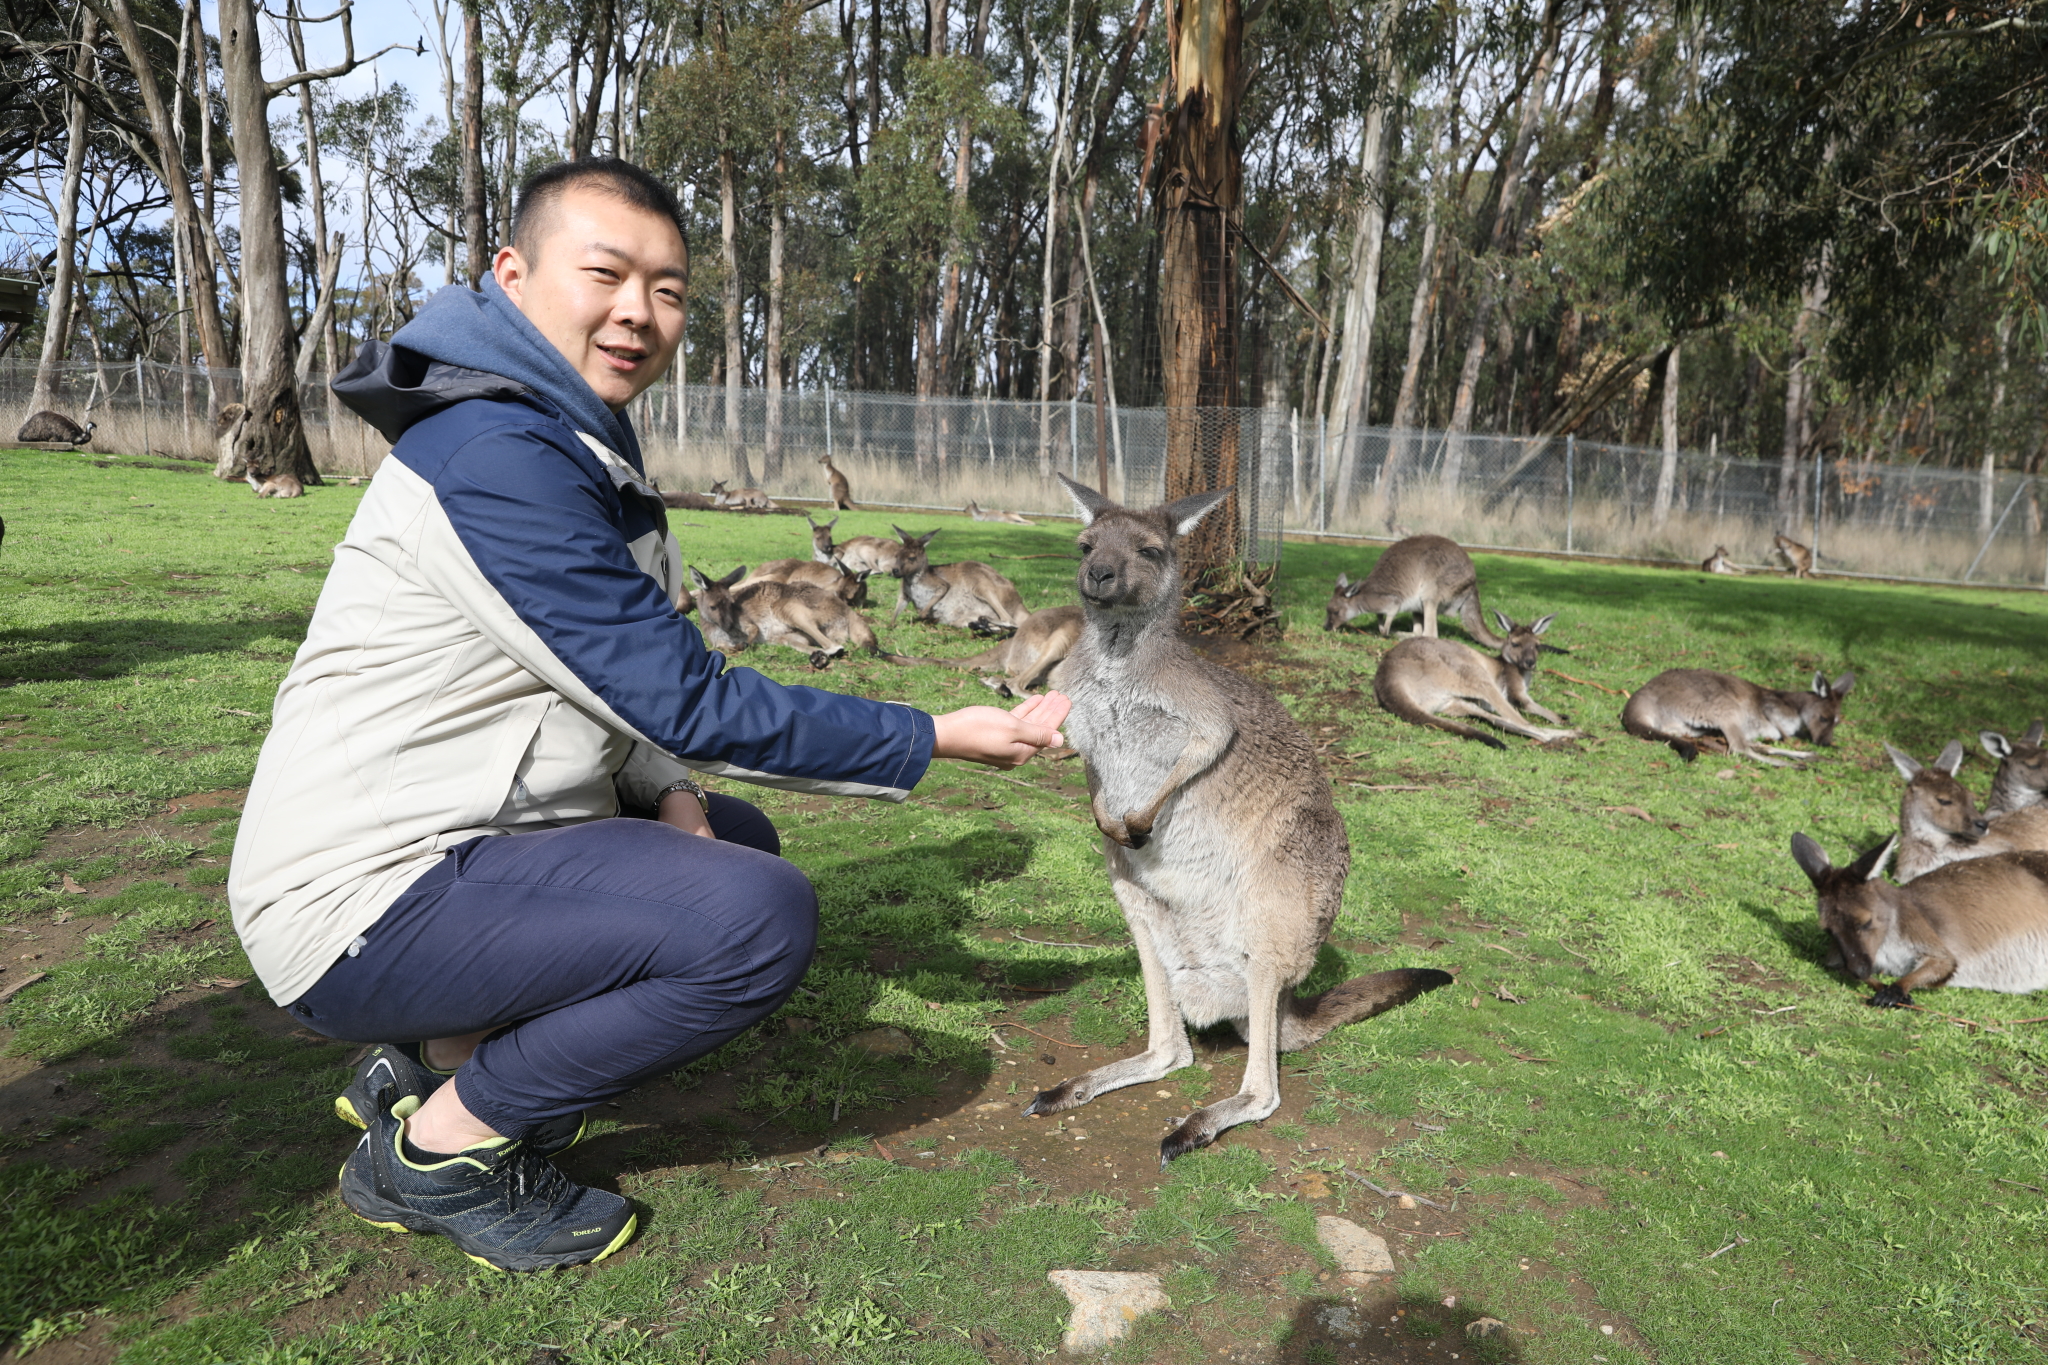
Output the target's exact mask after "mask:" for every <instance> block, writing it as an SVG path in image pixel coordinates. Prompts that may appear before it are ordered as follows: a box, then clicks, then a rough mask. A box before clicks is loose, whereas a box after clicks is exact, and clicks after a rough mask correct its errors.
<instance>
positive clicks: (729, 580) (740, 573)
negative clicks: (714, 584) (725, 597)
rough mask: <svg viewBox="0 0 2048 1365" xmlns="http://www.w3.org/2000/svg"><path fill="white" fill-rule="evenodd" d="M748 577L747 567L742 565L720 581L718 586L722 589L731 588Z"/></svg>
mask: <svg viewBox="0 0 2048 1365" xmlns="http://www.w3.org/2000/svg"><path fill="white" fill-rule="evenodd" d="M746 576H747V566H746V565H744V564H742V565H740V566H739V567H738V568H737V569H734V570H733V571H732V572H731V573H729V574H727V575H726V576H725V577H723V578H721V579H719V580H718V586H719V587H721V588H729V587H731V586H732V585H733V584H735V583H737V582H739V581H740V580H741V579H742V578H745V577H746Z"/></svg>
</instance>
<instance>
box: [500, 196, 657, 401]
mask: <svg viewBox="0 0 2048 1365" xmlns="http://www.w3.org/2000/svg"><path fill="white" fill-rule="evenodd" d="M539 228H540V232H539V234H538V235H537V239H536V241H535V242H534V245H533V253H532V255H530V256H529V255H527V254H525V253H523V252H521V251H520V249H519V248H518V247H517V246H508V247H503V248H500V250H499V251H498V257H497V259H496V260H495V261H493V262H492V264H491V271H492V273H493V274H494V275H496V276H497V278H498V284H499V286H500V287H501V288H503V289H504V291H505V293H506V296H507V297H509V298H510V299H511V300H512V302H513V303H514V304H516V305H518V308H519V311H520V312H522V313H524V314H525V315H526V317H527V320H528V321H530V322H532V323H533V325H534V326H535V327H537V328H539V329H540V334H541V335H542V336H544V337H546V338H547V339H548V340H549V341H552V342H553V343H554V344H555V349H557V350H559V351H560V352H561V353H562V354H563V355H564V356H566V357H567V358H568V361H569V363H570V364H571V365H573V366H575V367H576V373H578V374H580V375H582V376H583V379H584V382H585V383H587V384H589V385H590V387H591V389H592V390H593V391H594V392H595V393H596V394H597V396H598V397H599V398H600V399H602V400H603V401H604V403H605V405H606V406H607V407H609V408H611V409H612V410H613V411H614V412H616V411H618V410H619V409H620V408H623V407H625V406H626V404H628V403H630V402H632V401H633V399H634V398H636V397H638V396H639V394H640V393H641V391H642V390H644V389H646V388H647V386H648V385H650V384H652V383H653V382H654V381H655V380H657V379H659V378H661V376H662V375H664V374H666V373H668V367H669V362H670V361H671V360H673V359H674V358H675V353H676V347H677V346H678V345H679V344H680V343H681V342H682V339H683V319H684V302H685V300H684V292H685V286H686V285H687V283H688V281H689V270H690V259H689V255H688V252H687V251H686V250H685V248H684V246H683V238H682V234H681V233H679V232H677V231H676V226H675V224H674V223H671V222H670V221H669V220H668V219H666V218H664V217H662V216H661V215H660V214H657V213H649V212H647V211H646V210H644V209H638V208H635V207H633V206H632V205H631V204H628V203H627V202H626V201H625V200H623V199H621V198H619V197H618V196H617V195H615V194H610V193H608V192H606V191H605V190H603V189H599V188H593V187H590V186H587V185H571V186H570V187H569V188H567V189H566V190H564V191H563V192H562V194H561V197H560V198H558V199H556V201H555V203H554V206H553V208H552V210H551V211H550V212H548V214H547V217H546V220H545V221H543V222H542V223H540V224H539Z"/></svg>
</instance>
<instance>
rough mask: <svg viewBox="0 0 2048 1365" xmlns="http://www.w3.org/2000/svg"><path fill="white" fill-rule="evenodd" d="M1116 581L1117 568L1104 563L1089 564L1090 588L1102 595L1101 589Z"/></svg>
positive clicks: (1091, 590)
mask: <svg viewBox="0 0 2048 1365" xmlns="http://www.w3.org/2000/svg"><path fill="white" fill-rule="evenodd" d="M1114 582H1116V570H1115V569H1112V568H1108V567H1106V566H1102V565H1094V564H1091V565H1089V566H1088V590H1089V591H1090V592H1093V593H1095V594H1096V595H1097V596H1101V591H1100V590H1101V589H1103V588H1107V587H1109V586H1110V585H1111V584H1112V583H1114Z"/></svg>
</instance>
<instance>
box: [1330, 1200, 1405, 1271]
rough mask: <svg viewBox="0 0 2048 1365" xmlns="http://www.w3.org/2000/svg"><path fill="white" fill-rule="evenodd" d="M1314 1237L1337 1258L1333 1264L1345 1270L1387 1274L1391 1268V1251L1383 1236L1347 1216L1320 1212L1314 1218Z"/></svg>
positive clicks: (1392, 1265)
mask: <svg viewBox="0 0 2048 1365" xmlns="http://www.w3.org/2000/svg"><path fill="white" fill-rule="evenodd" d="M1316 1237H1317V1239H1318V1240H1320V1241H1321V1242H1322V1244H1323V1245H1324V1246H1326V1247H1328V1248H1329V1249H1330V1254H1331V1255H1332V1256H1335V1257H1336V1258H1337V1265H1338V1267H1339V1268H1340V1269H1342V1270H1343V1271H1345V1272H1346V1273H1347V1274H1353V1275H1390V1274H1392V1273H1393V1270H1394V1256H1393V1253H1392V1252H1390V1251H1388V1250H1387V1239H1386V1238H1384V1237H1382V1236H1380V1235H1379V1234H1378V1233H1377V1232H1369V1231H1367V1230H1366V1229H1364V1228H1362V1227H1360V1226H1358V1224H1356V1223H1354V1222H1352V1221H1351V1220H1350V1219H1349V1218H1338V1217H1335V1216H1334V1215H1331V1214H1327V1213H1326V1214H1324V1215H1322V1216H1321V1217H1320V1218H1318V1219H1316Z"/></svg>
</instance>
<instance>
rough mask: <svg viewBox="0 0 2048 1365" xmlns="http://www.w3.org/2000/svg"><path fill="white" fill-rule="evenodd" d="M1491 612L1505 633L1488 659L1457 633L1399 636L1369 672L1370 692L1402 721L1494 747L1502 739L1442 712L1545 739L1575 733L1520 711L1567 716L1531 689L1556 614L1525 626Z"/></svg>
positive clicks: (1558, 718) (1561, 720) (1576, 734)
mask: <svg viewBox="0 0 2048 1365" xmlns="http://www.w3.org/2000/svg"><path fill="white" fill-rule="evenodd" d="M1493 616H1494V619H1495V620H1496V621H1498V622H1499V623H1500V631H1501V636H1502V639H1501V646H1500V654H1499V656H1498V657H1497V658H1492V659H1489V658H1487V657H1486V656H1485V655H1484V654H1481V653H1480V652H1479V651H1478V650H1476V649H1474V648H1472V646H1470V645H1461V644H1459V643H1458V642H1457V641H1456V640H1431V639H1427V638H1423V637H1417V638H1415V639H1412V640H1403V641H1402V642H1401V643H1400V644H1398V645H1395V646H1394V647H1393V648H1392V649H1390V650H1388V651H1387V653H1386V656H1385V657H1384V658H1382V659H1381V660H1380V666H1379V671H1378V672H1377V673H1375V674H1373V678H1372V694H1373V697H1374V698H1375V699H1376V700H1377V701H1378V702H1379V704H1380V705H1381V706H1383V707H1385V708H1386V709H1387V710H1389V711H1391V712H1393V713H1394V714H1395V715H1397V716H1399V717H1400V718H1401V719H1403V720H1405V721H1410V722H1412V723H1414V724H1416V725H1428V726H1433V727H1435V728H1436V729H1439V730H1448V731H1450V732H1451V733H1452V734H1454V735H1462V736H1464V737H1465V738H1466V739H1476V740H1478V741H1479V742H1480V743H1481V744H1485V745H1489V746H1491V747H1493V748H1495V749H1505V748H1507V745H1505V744H1503V743H1501V742H1500V741H1499V740H1498V739H1495V738H1494V737H1493V736H1492V735H1489V734H1487V733H1486V732H1485V731H1484V730H1475V729H1473V728H1472V727H1471V726H1469V725H1459V724H1457V723H1456V722H1455V721H1448V720H1444V719H1442V717H1444V716H1447V715H1450V716H1467V717H1470V718H1471V719H1473V720H1483V721H1486V722H1488V723H1489V724H1492V725H1498V726H1499V727H1500V728H1501V729H1503V730H1506V731H1507V732H1508V733H1509V734H1512V735H1523V736H1525V737H1527V738H1529V739H1533V740H1539V741H1543V742H1546V743H1547V742H1548V741H1550V740H1553V739H1577V738H1579V737H1580V735H1581V733H1582V732H1581V731H1578V730H1543V729H1539V728H1537V727H1536V726H1534V725H1531V724H1530V723H1529V722H1528V721H1526V720H1524V719H1522V715H1521V712H1522V711H1533V712H1534V713H1535V714H1537V715H1539V716H1541V717H1543V719H1545V720H1547V721H1550V722H1552V723H1553V724H1557V725H1563V724H1565V723H1566V721H1565V718H1564V717H1563V716H1560V715H1558V714H1557V712H1555V711H1552V710H1549V709H1548V708H1546V707H1545V706H1543V705H1542V704H1541V703H1539V702H1538V701H1537V700H1536V699H1535V698H1534V697H1532V696H1530V695H1529V677H1530V675H1531V674H1533V673H1534V672H1535V671H1536V661H1537V658H1538V656H1539V654H1540V653H1541V652H1542V646H1541V645H1540V643H1539V642H1538V641H1539V637H1540V636H1541V635H1542V634H1543V632H1545V631H1547V630H1549V629H1550V623H1551V622H1552V621H1555V620H1556V619H1557V613H1556V612H1552V613H1551V614H1550V615H1548V616H1539V617H1537V618H1536V619H1535V620H1534V621H1531V622H1530V623H1529V624H1528V625H1526V626H1518V625H1516V624H1515V623H1514V622H1513V621H1510V620H1509V619H1508V618H1507V616H1506V615H1505V614H1503V613H1501V612H1498V611H1497V612H1495V613H1494V614H1493ZM1517 707H1519V708H1521V710H1517V709H1516V708H1517Z"/></svg>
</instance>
